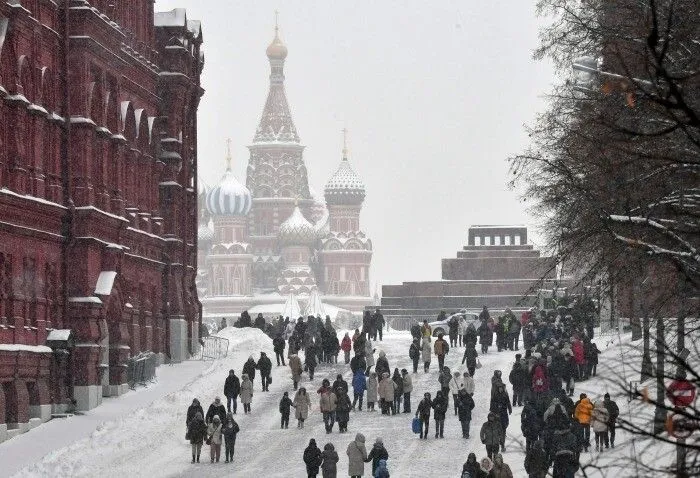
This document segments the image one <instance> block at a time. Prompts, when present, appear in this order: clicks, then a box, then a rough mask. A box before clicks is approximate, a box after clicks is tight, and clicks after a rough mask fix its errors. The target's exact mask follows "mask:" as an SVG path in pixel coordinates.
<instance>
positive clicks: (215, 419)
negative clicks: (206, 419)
mask: <svg viewBox="0 0 700 478" xmlns="http://www.w3.org/2000/svg"><path fill="white" fill-rule="evenodd" d="M212 420H214V421H215V422H220V421H221V418H219V415H214V418H212Z"/></svg>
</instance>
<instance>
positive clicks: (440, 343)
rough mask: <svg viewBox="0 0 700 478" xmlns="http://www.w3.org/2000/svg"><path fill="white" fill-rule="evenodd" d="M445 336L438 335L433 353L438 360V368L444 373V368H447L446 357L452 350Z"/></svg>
mask: <svg viewBox="0 0 700 478" xmlns="http://www.w3.org/2000/svg"><path fill="white" fill-rule="evenodd" d="M443 337H444V334H442V333H440V334H438V338H437V340H436V341H435V344H434V345H433V351H434V352H435V356H436V357H437V359H438V368H439V370H440V371H441V372H442V368H443V367H444V366H445V356H446V355H447V353H448V352H449V350H450V345H449V344H448V343H447V341H446V340H445V339H444V338H443Z"/></svg>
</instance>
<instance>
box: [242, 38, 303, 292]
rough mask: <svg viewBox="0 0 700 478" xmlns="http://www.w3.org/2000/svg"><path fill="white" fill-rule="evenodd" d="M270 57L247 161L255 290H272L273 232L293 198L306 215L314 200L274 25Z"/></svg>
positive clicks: (275, 264)
mask: <svg viewBox="0 0 700 478" xmlns="http://www.w3.org/2000/svg"><path fill="white" fill-rule="evenodd" d="M267 58H268V59H269V61H270V69H271V73H270V90H269V93H268V95H267V101H266V102H265V107H264V109H263V113H262V117H261V118H260V123H259V125H258V128H257V130H256V131H255V137H254V138H253V144H251V145H250V146H249V147H248V149H249V150H250V160H249V162H248V170H247V180H246V186H247V187H248V189H249V190H250V192H251V194H252V197H253V209H252V212H251V214H250V216H249V218H248V224H249V233H250V241H251V244H252V245H253V250H254V253H255V255H256V258H255V266H254V267H255V272H254V274H253V276H254V278H255V283H254V284H253V286H254V288H255V289H256V290H258V291H272V290H274V289H276V288H277V278H278V276H279V273H280V272H281V264H280V255H279V254H280V247H279V242H278V232H279V226H280V224H281V223H282V222H283V221H284V220H285V219H287V218H288V217H290V215H291V214H292V212H293V210H294V207H295V206H294V205H295V202H298V204H299V207H300V209H301V211H302V212H304V213H307V214H308V211H309V210H310V208H311V207H312V206H313V204H314V201H313V199H312V198H311V194H310V193H309V183H308V178H307V171H306V165H305V164H304V157H303V152H304V146H303V145H302V144H300V140H299V135H298V134H297V130H296V127H295V126H294V121H293V120H292V115H291V113H290V111H289V104H288V103H287V96H286V93H285V90H284V61H285V59H286V58H287V47H286V46H285V45H284V44H283V43H282V40H280V37H279V28H278V26H275V38H274V39H273V40H272V43H270V45H269V46H268V47H267Z"/></svg>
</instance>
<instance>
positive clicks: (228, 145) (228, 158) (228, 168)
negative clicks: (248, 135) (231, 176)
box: [226, 138, 232, 171]
mask: <svg viewBox="0 0 700 478" xmlns="http://www.w3.org/2000/svg"><path fill="white" fill-rule="evenodd" d="M231 159H232V158H231V138H229V139H227V140H226V171H231Z"/></svg>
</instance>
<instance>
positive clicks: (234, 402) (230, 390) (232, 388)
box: [224, 369, 241, 414]
mask: <svg viewBox="0 0 700 478" xmlns="http://www.w3.org/2000/svg"><path fill="white" fill-rule="evenodd" d="M240 393H241V381H240V380H238V377H236V372H234V371H233V369H231V370H229V371H228V377H226V381H225V382H224V396H225V397H226V411H227V412H229V413H230V412H231V411H233V413H234V414H235V413H236V409H237V408H238V395H239V394H240Z"/></svg>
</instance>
